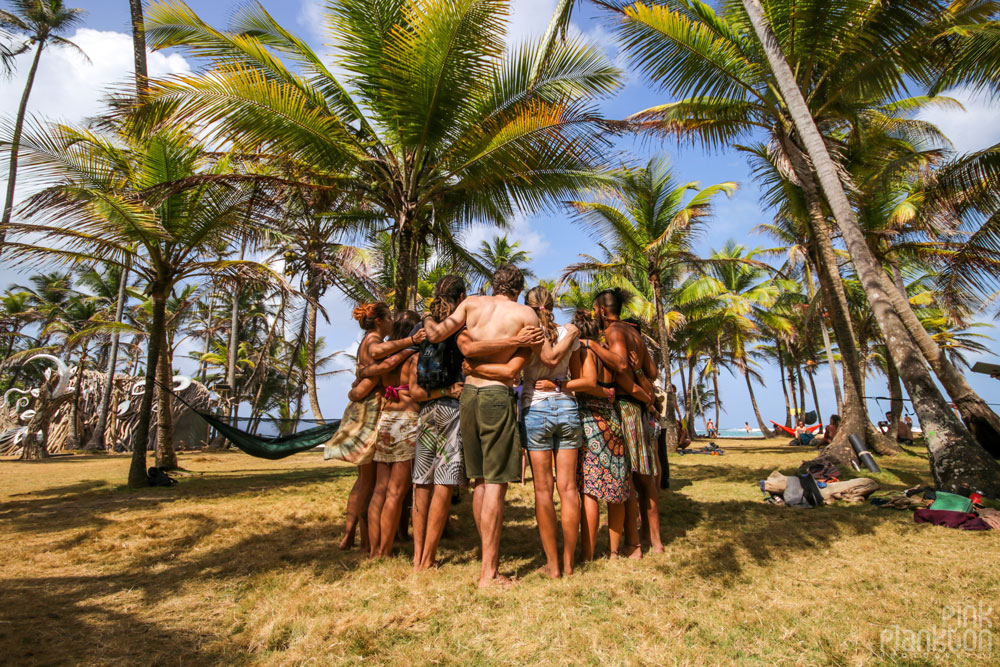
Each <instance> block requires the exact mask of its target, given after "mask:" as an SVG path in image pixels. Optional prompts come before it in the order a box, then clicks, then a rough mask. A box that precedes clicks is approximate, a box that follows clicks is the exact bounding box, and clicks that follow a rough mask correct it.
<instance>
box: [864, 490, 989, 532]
mask: <svg viewBox="0 0 1000 667" xmlns="http://www.w3.org/2000/svg"><path fill="white" fill-rule="evenodd" d="M872 504H873V505H876V506H878V507H887V508H892V509H907V510H908V509H913V510H915V511H914V512H913V520H914V521H916V522H917V523H929V524H932V525H935V526H945V527H947V528H958V529H960V530H990V529H993V530H1000V510H998V509H997V508H995V507H990V506H989V504H991V502H990V501H989V500H988V499H986V498H983V497H982V496H980V495H979V494H975V493H973V494H970V495H969V496H963V495H959V494H956V493H948V492H946V491H938V490H936V489H933V488H930V487H919V488H913V489H907V490H906V491H902V492H898V493H895V494H891V495H889V496H887V497H879V498H873V499H872Z"/></svg>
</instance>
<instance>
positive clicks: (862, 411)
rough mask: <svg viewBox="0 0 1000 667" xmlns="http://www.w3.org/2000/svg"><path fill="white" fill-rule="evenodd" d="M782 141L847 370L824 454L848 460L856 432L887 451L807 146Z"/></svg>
mask: <svg viewBox="0 0 1000 667" xmlns="http://www.w3.org/2000/svg"><path fill="white" fill-rule="evenodd" d="M779 139H780V141H781V145H782V148H783V150H784V151H785V155H786V156H787V157H788V160H789V163H790V164H791V166H792V169H793V171H794V172H795V175H796V177H797V178H798V179H799V183H800V185H801V188H802V195H803V198H804V199H805V202H806V207H807V208H808V211H809V225H810V228H811V233H810V235H809V244H810V254H811V255H812V256H813V260H812V261H813V262H814V263H815V265H816V267H817V271H816V275H817V277H818V279H819V294H820V297H822V299H823V305H824V308H825V309H826V312H827V313H829V315H830V326H831V327H832V328H833V334H834V336H835V337H836V339H837V344H838V346H839V348H840V356H841V366H842V368H843V370H844V394H843V403H842V404H841V406H840V416H841V423H840V428H839V429H838V430H837V435H836V437H835V438H834V439H833V443H832V444H830V445H828V446H827V448H826V449H825V450H824V455H826V456H829V457H830V458H833V459H835V460H837V461H838V462H840V463H842V464H844V465H848V464H849V463H850V461H851V460H852V459H853V458H854V456H855V455H854V449H853V448H852V447H851V443H850V442H849V441H848V439H847V438H848V436H849V435H851V434H856V435H858V436H859V437H862V438H864V439H865V440H866V441H867V443H868V445H869V447H871V449H872V450H873V451H875V452H876V453H883V452H888V451H889V449H890V448H891V446H892V444H893V443H891V442H890V441H889V440H888V439H887V438H886V437H885V436H884V435H883V434H882V433H881V432H880V431H879V430H878V429H877V428H875V425H874V424H873V423H872V422H871V420H870V419H869V418H868V407H867V405H866V404H865V402H864V379H863V378H862V375H861V361H860V355H859V353H858V343H857V340H856V339H855V337H854V329H853V328H852V326H851V317H850V311H849V310H848V306H847V293H846V292H845V291H844V283H843V281H842V279H841V276H840V270H839V268H838V264H837V255H836V253H835V251H834V249H833V243H831V241H830V238H831V232H830V229H829V226H828V225H827V222H826V213H825V212H824V210H823V201H822V198H821V195H820V193H819V187H818V186H817V185H816V180H815V178H814V176H813V173H812V171H811V170H810V169H809V168H808V163H807V161H806V159H805V157H804V156H803V154H802V151H801V150H800V149H799V148H798V147H797V146H796V145H795V144H794V143H792V141H791V140H790V139H789V137H788V136H787V135H786V134H784V133H781V134H780V135H779Z"/></svg>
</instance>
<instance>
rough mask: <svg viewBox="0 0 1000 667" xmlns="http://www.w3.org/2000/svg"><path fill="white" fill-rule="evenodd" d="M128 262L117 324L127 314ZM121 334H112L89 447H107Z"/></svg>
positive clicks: (120, 290)
mask: <svg viewBox="0 0 1000 667" xmlns="http://www.w3.org/2000/svg"><path fill="white" fill-rule="evenodd" d="M127 288H128V264H126V265H125V268H123V269H122V274H121V276H120V277H119V279H118V303H117V304H115V324H121V323H122V318H123V317H124V316H125V301H126V300H127V298H128V297H127V293H128V290H127ZM119 341H120V335H119V333H118V332H117V331H116V332H114V333H113V334H111V351H110V352H109V353H108V370H107V372H106V374H105V376H104V387H103V388H102V389H101V404H100V410H99V411H98V413H97V425H96V426H95V427H94V433H93V435H91V436H90V441H89V442H87V449H89V450H92V451H102V450H104V449H105V443H104V432H105V430H107V428H108V413H109V412H110V411H111V392H112V391H113V390H114V388H115V368H116V367H117V366H118V344H119Z"/></svg>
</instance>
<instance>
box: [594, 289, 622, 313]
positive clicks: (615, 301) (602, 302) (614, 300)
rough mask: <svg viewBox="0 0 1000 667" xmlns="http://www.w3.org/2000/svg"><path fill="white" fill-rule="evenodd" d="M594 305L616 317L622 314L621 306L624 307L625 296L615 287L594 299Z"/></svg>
mask: <svg viewBox="0 0 1000 667" xmlns="http://www.w3.org/2000/svg"><path fill="white" fill-rule="evenodd" d="M594 303H596V304H597V305H598V306H601V307H602V308H606V309H607V310H608V312H610V313H611V314H612V315H614V316H616V317H617V316H619V315H621V314H622V306H623V305H625V295H624V294H622V291H621V290H620V289H619V288H617V287H614V288H612V289H606V290H604V291H603V292H600V293H598V295H597V296H596V297H594Z"/></svg>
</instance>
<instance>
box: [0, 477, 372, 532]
mask: <svg viewBox="0 0 1000 667" xmlns="http://www.w3.org/2000/svg"><path fill="white" fill-rule="evenodd" d="M355 474H356V469H355V468H347V467H336V468H335V467H330V466H327V467H316V468H304V469H303V468H299V469H295V470H285V471H276V470H269V471H268V470H260V471H245V470H241V471H239V472H233V473H229V472H227V473H218V472H211V473H199V474H197V475H194V476H190V477H184V478H183V479H182V480H181V481H180V483H179V484H177V485H176V486H170V487H155V488H154V487H150V488H148V489H138V490H132V489H128V488H126V487H117V488H114V489H110V490H101V489H102V487H103V488H105V489H106V487H107V483H106V482H104V481H101V480H92V481H87V482H77V483H75V484H69V485H66V486H56V487H49V488H47V489H44V490H41V491H33V492H30V493H23V494H18V496H16V497H17V500H10V501H8V502H5V503H3V505H2V506H0V522H5V523H9V524H10V525H11V526H12V527H13V528H15V529H16V530H19V531H24V532H38V533H40V532H51V531H60V530H66V529H71V528H79V527H91V528H92V527H95V526H97V527H99V526H101V525H104V524H107V523H110V521H109V520H108V519H106V518H104V517H102V516H101V515H103V514H106V513H111V512H116V511H124V512H129V511H146V510H149V509H151V508H154V507H157V506H160V505H163V504H167V503H172V502H175V501H178V500H192V499H194V500H212V499H215V498H222V497H233V496H240V495H246V496H251V495H256V494H258V493H259V492H261V491H268V490H272V489H276V488H281V487H294V486H297V485H309V484H316V483H323V482H329V481H332V480H335V479H339V478H342V477H348V476H354V475H355Z"/></svg>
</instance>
